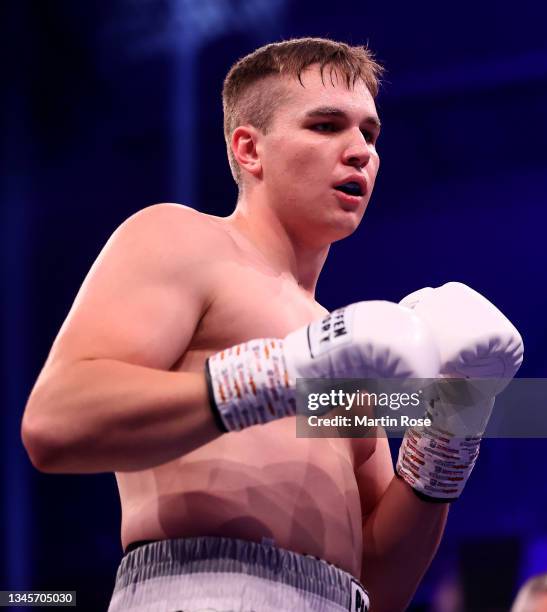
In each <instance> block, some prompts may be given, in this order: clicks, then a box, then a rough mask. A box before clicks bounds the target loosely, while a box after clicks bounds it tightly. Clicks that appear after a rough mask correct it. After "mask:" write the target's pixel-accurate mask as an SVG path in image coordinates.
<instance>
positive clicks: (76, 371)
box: [22, 205, 219, 472]
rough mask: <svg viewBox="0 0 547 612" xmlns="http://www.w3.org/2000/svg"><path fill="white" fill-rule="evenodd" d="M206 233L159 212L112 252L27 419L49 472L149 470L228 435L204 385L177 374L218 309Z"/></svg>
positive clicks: (31, 446) (188, 217)
mask: <svg viewBox="0 0 547 612" xmlns="http://www.w3.org/2000/svg"><path fill="white" fill-rule="evenodd" d="M200 223H203V222H201V221H199V218H198V217H196V214H195V213H194V212H192V211H188V210H185V209H183V208H182V207H175V206H169V205H162V206H156V207H151V208H149V209H146V210H144V211H141V212H140V213H138V214H137V215H135V216H134V217H132V218H130V219H129V220H128V221H126V222H125V223H124V224H123V225H122V226H121V227H120V228H119V229H118V230H117V231H116V232H115V233H114V235H113V236H112V238H111V239H110V240H109V242H108V243H107V245H106V247H105V249H104V250H103V252H102V253H101V255H100V256H99V258H98V259H97V261H96V262H95V264H94V265H93V267H92V269H91V271H90V273H89V275H88V277H87V278H86V280H85V282H84V284H83V285H82V288H81V290H80V292H79V294H78V296H77V298H76V300H75V302H74V305H73V307H72V309H71V311H70V313H69V315H68V317H67V320H66V321H65V323H64V324H63V326H62V328H61V330H60V332H59V335H58V337H57V339H56V340H55V342H54V345H53V348H52V350H51V353H50V355H49V357H48V359H47V361H46V364H45V366H44V368H43V370H42V372H41V374H40V376H39V378H38V380H37V382H36V385H35V387H34V389H33V391H32V393H31V396H30V398H29V401H28V404H27V407H26V410H25V414H24V417H23V423H22V437H23V442H24V444H25V447H26V448H27V451H28V453H29V456H30V458H31V460H32V462H33V463H34V465H35V466H36V467H38V468H39V469H41V470H43V471H46V472H102V471H132V470H142V469H145V468H148V467H152V466H154V465H158V464H161V463H164V462H166V461H169V460H171V459H174V458H176V457H178V456H180V455H182V454H184V453H186V452H189V451H191V450H193V449H194V448H196V447H197V446H200V445H202V444H204V443H206V442H208V441H210V440H212V439H214V438H215V437H217V436H218V435H219V434H218V429H217V428H216V426H215V424H214V421H213V419H212V416H211V414H210V411H209V410H208V399H207V391H206V385H205V378H204V375H203V374H201V373H199V374H197V373H191V372H184V373H180V372H172V371H169V370H170V368H171V367H172V366H173V364H174V363H175V362H176V360H177V359H178V358H179V357H180V355H181V354H182V353H184V351H185V350H186V348H187V346H188V343H189V341H190V339H191V337H192V335H193V333H194V331H195V329H196V327H197V325H198V323H199V320H200V318H201V317H202V316H203V313H204V312H205V311H206V309H207V306H208V299H210V295H209V294H208V289H207V283H206V277H207V274H206V266H207V261H204V260H203V257H204V255H203V254H202V251H203V249H202V247H201V246H200V245H201V244H202V243H203V242H204V241H205V240H204V239H203V237H202V240H201V241H200V239H199V237H198V234H199V231H200V225H199V224H200Z"/></svg>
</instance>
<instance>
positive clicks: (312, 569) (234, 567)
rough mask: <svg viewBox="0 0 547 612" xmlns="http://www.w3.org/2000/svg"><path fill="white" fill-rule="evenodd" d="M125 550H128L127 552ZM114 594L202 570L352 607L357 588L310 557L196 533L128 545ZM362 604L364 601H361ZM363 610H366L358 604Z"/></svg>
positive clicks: (346, 577) (348, 576) (349, 577)
mask: <svg viewBox="0 0 547 612" xmlns="http://www.w3.org/2000/svg"><path fill="white" fill-rule="evenodd" d="M130 549H131V550H130ZM127 550H128V552H127V554H126V555H125V556H124V557H123V559H122V561H121V564H120V567H119V569H118V573H117V576H116V584H115V588H114V594H116V592H120V591H123V590H124V589H127V588H128V587H134V586H135V585H137V584H142V583H144V582H146V581H148V580H153V579H155V578H163V577H172V576H177V575H182V574H184V575H190V574H198V573H207V574H215V573H217V574H226V573H228V574H230V573H235V574H244V575H248V576H254V577H256V578H260V579H263V580H268V581H272V582H276V583H278V584H284V585H286V586H288V587H292V588H294V589H298V590H302V591H305V592H307V593H310V594H313V595H316V596H318V597H320V598H323V599H326V600H329V601H331V602H332V603H334V604H337V605H339V606H341V607H342V608H343V609H346V610H352V609H359V608H352V601H353V600H354V598H355V593H356V591H360V592H362V593H361V595H358V596H357V597H358V598H359V597H361V598H363V599H364V597H366V591H365V589H364V588H363V586H362V585H361V584H360V583H359V582H358V581H357V580H356V579H355V578H354V577H353V576H352V575H351V574H349V573H347V572H345V571H344V570H342V569H340V568H338V567H336V566H334V565H332V564H330V563H328V562H327V561H324V560H321V559H317V558H315V557H312V556H310V555H301V554H298V553H295V552H293V551H289V550H286V549H283V548H278V547H277V546H275V545H274V544H273V542H272V541H267V540H264V541H263V542H262V543H258V542H252V541H246V540H238V539H232V538H221V537H196V538H179V539H170V540H158V541H152V542H148V541H146V540H143V541H138V542H134V543H133V544H131V545H129V546H128V549H127ZM367 603H368V599H367ZM362 609H363V610H365V609H367V608H362Z"/></svg>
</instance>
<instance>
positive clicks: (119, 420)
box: [22, 359, 220, 473]
mask: <svg viewBox="0 0 547 612" xmlns="http://www.w3.org/2000/svg"><path fill="white" fill-rule="evenodd" d="M219 434H220V432H219V430H218V429H217V428H216V426H215V424H214V420H213V417H212V413H211V411H210V409H209V407H208V396H207V388H206V383H205V377H204V375H203V374H201V373H189V372H182V373H180V372H166V371H162V370H155V369H152V368H146V367H142V366H136V365H132V364H128V363H124V362H120V361H115V360H111V359H95V360H85V361H80V362H76V363H74V364H72V365H69V366H66V367H63V368H62V369H61V368H59V369H58V370H57V372H49V373H46V375H44V376H41V377H40V379H39V381H38V384H37V385H36V387H35V389H34V391H33V393H32V395H31V397H30V399H29V402H28V404H27V408H26V411H25V415H24V418H23V423H22V436H23V442H24V444H25V447H26V448H27V451H28V453H29V456H30V458H31V460H32V462H33V463H34V464H35V465H36V467H37V468H38V469H40V470H42V471H45V472H59V473H93V472H110V471H136V470H142V469H146V468H149V467H153V466H155V465H159V464H161V463H165V462H167V461H169V460H172V459H175V458H177V457H179V456H181V455H183V454H185V453H187V452H190V451H192V450H194V449H195V448H197V447H199V446H201V445H203V444H205V443H207V442H209V441H211V440H213V439H214V438H216V437H217V436H218V435H219Z"/></svg>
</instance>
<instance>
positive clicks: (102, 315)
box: [53, 204, 229, 369]
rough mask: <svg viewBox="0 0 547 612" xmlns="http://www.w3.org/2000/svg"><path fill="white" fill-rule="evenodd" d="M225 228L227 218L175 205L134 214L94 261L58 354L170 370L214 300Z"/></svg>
mask: <svg viewBox="0 0 547 612" xmlns="http://www.w3.org/2000/svg"><path fill="white" fill-rule="evenodd" d="M224 234H225V232H224V231H223V229H222V226H221V223H220V219H218V222H217V221H215V218H214V217H210V216H208V215H204V214H202V213H199V212H197V211H195V210H192V209H191V208H188V207H185V206H180V205H176V204H157V205H154V206H150V207H148V208H145V209H143V210H141V211H139V212H137V213H135V214H134V215H132V216H131V217H129V218H128V219H127V220H126V221H124V222H123V223H122V224H121V225H120V226H119V227H118V228H117V229H116V230H115V231H114V233H113V234H112V236H111V237H110V239H109V240H108V242H107V244H106V245H105V247H104V248H103V250H102V251H101V253H100V254H99V256H98V257H97V259H96V261H95V263H94V264H93V266H92V267H91V270H90V271H89V273H88V275H87V277H86V279H85V280H84V283H83V285H82V287H81V288H80V291H79V292H78V295H77V297H76V299H75V301H74V304H73V306H72V308H71V310H70V312H69V315H68V317H67V319H66V321H65V323H64V324H63V327H62V329H61V331H60V333H59V336H58V338H57V340H56V342H55V345H54V349H55V350H54V351H53V354H54V355H55V356H58V358H59V359H61V360H65V361H66V360H77V359H84V358H85V359H89V358H111V359H119V360H122V361H128V362H132V363H137V364H140V365H146V366H149V367H158V368H161V369H168V368H169V367H170V366H171V364H173V363H174V362H175V361H176V360H177V359H178V358H179V356H180V355H181V354H182V353H183V352H184V350H185V349H186V347H187V346H188V344H189V342H190V339H191V337H192V335H193V333H194V331H195V328H196V326H197V324H198V322H199V320H200V318H201V317H202V315H203V313H204V312H205V311H206V309H207V308H208V306H209V304H210V302H211V299H212V292H213V287H214V273H213V270H214V269H215V266H216V265H217V264H216V263H215V262H216V261H218V260H219V259H220V258H221V257H222V249H223V246H222V245H223V244H229V240H228V239H225V238H224ZM182 315H183V316H182Z"/></svg>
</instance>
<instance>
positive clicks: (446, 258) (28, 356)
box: [0, 0, 547, 610]
mask: <svg viewBox="0 0 547 612" xmlns="http://www.w3.org/2000/svg"><path fill="white" fill-rule="evenodd" d="M0 11H1V14H0V23H1V26H0V27H1V31H0V44H1V45H2V47H1V58H2V63H3V73H2V94H1V105H2V106H1V110H0V117H1V122H2V123H1V126H2V129H1V143H2V148H1V152H2V181H1V183H0V194H1V202H2V213H1V214H2V225H1V232H2V233H1V249H2V258H1V261H2V270H1V281H2V293H3V301H2V349H3V350H2V372H3V375H2V395H3V402H2V404H3V405H2V409H1V411H0V428H1V436H2V437H1V449H2V461H1V466H2V481H1V499H2V505H1V508H2V521H1V529H2V530H1V532H0V539H1V542H2V556H1V558H0V590H2V589H3V590H6V589H30V588H33V589H38V588H42V589H77V590H78V595H79V602H80V603H79V608H80V609H85V610H101V609H105V608H106V602H107V600H108V597H109V595H110V592H111V588H112V584H113V578H114V574H115V570H116V567H117V563H118V561H119V559H120V556H121V548H120V542H119V520H120V510H119V502H118V498H117V492H116V487H115V482H114V478H113V476H112V475H95V476H51V475H44V474H40V473H37V472H36V471H35V470H33V468H32V467H31V465H30V463H29V461H28V459H27V457H26V454H25V452H24V450H23V448H22V445H21V443H20V437H19V425H20V420H21V415H22V411H23V408H24V404H25V401H26V397H27V395H28V393H29V391H30V388H31V386H32V384H33V382H34V380H35V378H36V376H37V374H38V372H39V369H40V367H41V366H42V364H43V362H44V360H45V357H46V355H47V352H48V350H49V347H50V345H51V342H52V340H53V338H54V337H55V334H56V333H57V330H58V328H59V326H60V324H61V322H62V321H63V319H64V317H65V315H66V313H67V311H68V309H69V307H70V305H71V302H72V300H73V298H74V295H75V293H76V291H77V289H78V288H79V285H80V283H81V281H82V279H83V277H84V275H85V274H86V272H87V270H88V268H89V266H90V265H91V263H92V262H93V260H94V258H95V257H96V255H97V253H98V252H99V250H100V248H101V247H102V245H103V244H104V242H105V241H106V239H107V238H108V236H109V235H110V234H111V233H112V231H113V230H114V229H115V227H116V226H117V225H118V224H119V223H120V222H121V221H122V220H123V219H124V218H126V217H127V216H128V215H130V214H131V213H133V212H134V211H136V210H138V209H140V208H142V207H144V206H147V205H149V204H152V203H155V202H160V201H171V202H181V203H185V204H189V205H191V206H193V207H195V208H198V209H199V210H203V211H206V212H209V213H213V214H218V215H226V214H228V213H229V212H231V210H232V208H233V206H234V204H235V196H236V190H235V186H234V185H233V184H232V180H231V175H230V172H229V168H228V164H227V162H226V158H225V145H224V141H223V138H222V109H221V101H220V90H221V85H222V79H223V77H224V75H225V73H226V71H227V70H228V68H229V66H230V65H231V63H232V62H233V61H235V60H236V59H237V58H238V57H240V56H242V55H244V54H245V53H247V52H249V51H251V50H252V49H254V48H256V47H257V46H259V45H261V44H264V43H266V42H270V41H273V40H279V39H281V38H289V37H293V36H310V35H312V36H313V35H319V36H329V37H332V38H335V39H341V40H344V41H346V42H349V43H354V44H362V43H364V42H368V43H369V44H370V46H371V47H372V49H374V50H375V51H376V53H377V56H378V58H379V59H380V60H381V61H382V62H384V63H385V64H386V66H387V70H388V72H387V83H386V85H385V87H384V90H383V92H382V94H381V96H380V98H379V100H378V108H379V112H380V115H381V118H382V121H383V124H384V129H383V133H382V136H381V139H380V142H379V152H380V155H381V158H382V167H381V171H380V175H379V178H378V181H377V186H376V189H375V193H374V196H373V198H372V203H371V205H370V206H369V210H368V211H367V214H366V216H365V219H364V222H363V224H362V226H361V228H360V229H359V231H358V232H357V233H356V234H355V235H353V236H352V237H351V238H349V239H347V240H346V241H344V242H342V243H339V244H336V245H335V246H334V247H333V248H332V251H331V256H330V258H329V260H328V262H327V265H326V267H325V270H324V273H323V275H322V278H321V280H320V284H319V292H318V297H319V300H320V301H321V302H322V303H324V304H325V306H327V307H328V308H334V307H335V306H340V305H342V304H345V303H348V302H352V301H357V300H362V299H376V298H381V299H389V300H399V299H400V298H401V297H402V296H403V295H405V294H406V293H408V292H410V291H412V290H414V289H416V288H419V287H421V286H427V285H432V286H435V285H438V284H442V283H444V282H446V281H449V280H460V281H463V282H465V283H468V284H469V285H471V286H472V287H474V288H476V289H477V290H479V291H480V292H482V293H483V294H484V295H486V296H487V297H488V298H490V299H491V300H492V301H493V302H494V303H496V304H497V305H498V306H499V307H500V308H501V309H502V310H503V311H504V312H505V313H506V314H507V315H508V316H509V318H510V319H511V320H512V321H513V322H514V323H515V324H516V325H517V327H518V328H519V329H520V331H521V333H522V335H523V337H524V341H525V348H526V355H525V364H524V366H523V367H522V370H521V375H522V376H528V377H542V376H544V375H545V372H546V369H547V356H546V355H545V353H544V350H543V347H544V345H545V343H546V340H547V327H546V325H545V324H544V316H545V312H547V291H546V289H545V267H546V262H547V254H546V248H545V241H546V236H545V234H546V218H547V215H546V213H545V200H546V197H545V193H546V192H547V172H546V169H547V145H546V142H547V113H546V110H547V27H546V25H545V24H546V23H547V9H546V8H545V7H544V5H543V3H540V2H533V1H531V0H521V1H520V2H518V3H515V2H510V3H509V2H505V3H504V2H494V1H493V0H487V1H485V2H478V1H475V2H468V1H463V2H458V3H440V2H435V3H434V2H421V3H408V2H375V3H372V2H368V1H363V0H361V1H359V2H357V1H343V0H340V1H337V2H326V1H324V0H316V1H314V2H311V1H307V0H306V1H301V2H296V1H292V2H291V1H289V0H269V1H268V0H239V1H237V0H232V1H230V0H201V1H199V0H178V1H175V0H171V1H168V0H165V1H163V2H161V1H158V0H142V1H140V2H137V1H129V0H113V1H110V2H96V3H94V2H87V3H84V2H70V1H68V0H67V1H49V2H39V1H36V2H29V1H21V2H18V1H16V0H12V1H11V2H10V1H8V2H5V3H3V4H2V7H1V9H0ZM546 446H547V445H546V444H545V441H544V440H524V441H523V440H520V441H518V440H486V441H485V442H484V444H483V448H482V453H481V457H480V460H479V462H478V465H477V467H476V470H475V473H474V474H473V476H472V478H471V480H470V482H469V485H468V487H467V489H466V491H465V494H464V496H463V498H462V499H461V500H460V501H459V502H458V503H456V504H454V505H453V507H452V509H451V513H450V519H449V526H448V528H447V531H446V535H445V538H444V541H443V544H442V546H441V549H440V552H439V555H438V557H437V559H436V561H435V562H434V564H433V566H432V569H431V570H430V572H429V573H428V575H427V577H426V579H425V580H424V583H423V585H422V587H421V588H420V591H419V592H418V594H417V596H416V598H415V604H414V606H413V608H412V609H413V610H429V609H431V610H447V608H442V606H440V604H434V603H432V602H434V601H439V597H440V595H439V592H440V590H441V589H442V585H443V584H444V585H445V587H446V585H448V584H449V583H450V582H451V581H452V582H453V581H454V580H456V579H457V580H459V583H460V589H461V590H462V591H463V592H465V598H466V604H465V609H466V610H473V609H476V610H504V609H507V606H508V602H509V601H510V599H511V597H512V595H513V593H514V591H515V589H516V588H517V586H518V584H520V583H521V582H522V580H523V579H524V578H525V577H526V576H528V575H529V574H531V573H533V572H536V571H541V570H543V571H545V570H547V525H546V524H545V520H544V517H546V516H547V512H546V510H547V494H546V490H545V480H544V471H545V448H546ZM408 562H409V563H412V560H411V559H409V560H408Z"/></svg>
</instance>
